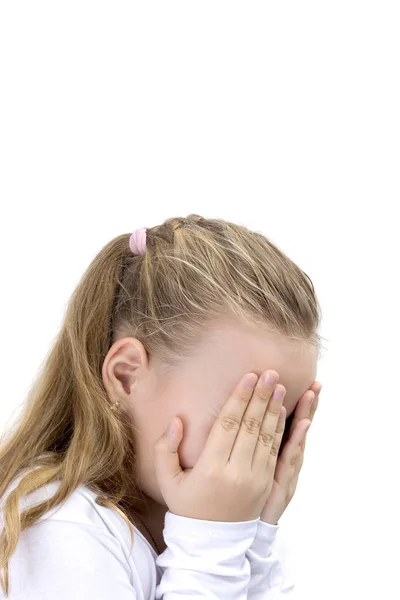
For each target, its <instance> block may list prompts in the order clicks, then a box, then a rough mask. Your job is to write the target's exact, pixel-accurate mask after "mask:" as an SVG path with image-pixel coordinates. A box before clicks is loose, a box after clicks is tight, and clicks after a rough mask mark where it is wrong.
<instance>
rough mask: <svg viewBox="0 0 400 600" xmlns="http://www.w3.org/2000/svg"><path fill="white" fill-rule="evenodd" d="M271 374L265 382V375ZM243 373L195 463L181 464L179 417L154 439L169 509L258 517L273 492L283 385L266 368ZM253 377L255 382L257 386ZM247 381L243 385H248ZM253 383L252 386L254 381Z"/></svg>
mask: <svg viewBox="0 0 400 600" xmlns="http://www.w3.org/2000/svg"><path fill="white" fill-rule="evenodd" d="M265 373H269V374H271V375H273V376H274V378H275V379H274V380H273V381H272V383H264V380H263V376H264V374H265ZM265 373H264V374H263V375H262V376H261V377H260V378H258V377H257V375H256V374H255V373H246V375H244V376H243V377H242V379H241V380H240V382H239V383H238V385H237V386H236V387H235V389H234V391H233V393H232V394H231V396H230V397H229V398H228V401H227V402H226V404H225V405H224V406H223V408H222V410H221V412H220V413H219V415H218V418H217V419H216V420H215V422H214V424H213V427H212V429H211V431H210V433H209V436H208V438H207V442H206V445H205V446H204V448H203V451H202V453H201V455H200V458H199V460H198V461H197V463H196V464H195V466H194V467H193V468H190V469H185V470H182V468H181V466H180V463H179V456H178V447H179V444H180V442H181V441H182V431H183V427H182V422H181V420H180V419H179V418H178V417H174V418H173V419H172V420H173V421H174V424H175V431H174V433H173V434H172V435H170V436H169V435H168V434H167V432H166V433H165V434H164V435H162V436H161V437H160V438H159V440H157V442H156V444H155V469H156V476H157V481H158V484H159V487H160V491H161V494H162V496H163V498H164V501H165V503H166V505H167V506H168V509H169V510H170V512H172V513H174V514H176V515H180V516H182V517H190V518H194V519H204V520H207V521H249V520H253V519H257V518H258V517H259V516H260V513H261V510H262V508H263V506H264V505H265V502H266V500H267V499H268V496H269V494H270V492H271V489H272V485H273V481H274V473H275V466H276V461H277V456H278V451H279V447H280V444H281V441H282V436H283V432H284V428H285V427H284V425H285V416H286V409H285V407H284V406H282V402H283V397H284V395H285V393H286V389H285V388H284V387H283V386H282V385H280V384H278V385H276V383H277V381H278V378H279V375H278V373H277V372H276V371H271V370H268V371H266V372H265ZM256 382H257V385H256V386H255V384H256ZM246 384H247V385H246ZM254 386H255V387H254Z"/></svg>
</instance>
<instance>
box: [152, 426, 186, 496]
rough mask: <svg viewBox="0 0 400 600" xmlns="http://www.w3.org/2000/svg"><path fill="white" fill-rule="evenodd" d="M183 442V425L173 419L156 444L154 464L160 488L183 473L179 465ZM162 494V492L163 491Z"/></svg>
mask: <svg viewBox="0 0 400 600" xmlns="http://www.w3.org/2000/svg"><path fill="white" fill-rule="evenodd" d="M181 440H182V423H181V420H180V419H179V418H178V417H172V419H171V421H170V422H169V425H168V428H167V429H166V431H165V432H164V433H163V434H162V436H161V437H160V438H159V439H158V440H157V442H156V444H155V447H154V449H155V452H154V463H155V470H156V475H157V479H158V483H159V485H160V487H161V486H162V484H163V483H164V482H165V483H167V482H169V481H170V480H171V479H173V478H175V477H177V476H178V475H179V474H180V473H183V471H182V468H181V465H180V463H179V455H178V447H179V444H180V443H181ZM161 493H162V490H161Z"/></svg>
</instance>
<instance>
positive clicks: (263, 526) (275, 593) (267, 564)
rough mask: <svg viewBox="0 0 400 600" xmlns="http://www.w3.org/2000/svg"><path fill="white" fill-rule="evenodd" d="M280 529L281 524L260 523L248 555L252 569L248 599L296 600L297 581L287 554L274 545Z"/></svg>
mask: <svg viewBox="0 0 400 600" xmlns="http://www.w3.org/2000/svg"><path fill="white" fill-rule="evenodd" d="M278 529H279V524H278V525H271V524H270V523H265V522H264V521H261V520H260V519H259V521H258V527H257V532H256V535H255V538H254V541H253V543H252V545H251V546H250V548H249V549H248V551H247V553H246V557H247V559H248V561H249V563H250V570H251V575H250V582H249V587H248V595H247V599H248V600H275V599H278V598H279V599H282V600H283V598H291V599H294V593H295V592H294V578H293V573H292V571H291V569H290V568H289V566H290V565H289V564H288V561H287V558H288V557H287V554H286V553H285V554H284V553H282V552H279V551H278V550H277V549H276V548H275V545H274V542H275V540H276V536H277V533H278ZM284 559H286V562H285V561H284Z"/></svg>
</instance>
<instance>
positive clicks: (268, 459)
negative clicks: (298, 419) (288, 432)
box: [253, 406, 286, 480]
mask: <svg viewBox="0 0 400 600" xmlns="http://www.w3.org/2000/svg"><path fill="white" fill-rule="evenodd" d="M285 418H286V408H285V407H284V406H281V410H280V414H279V419H278V423H277V425H276V430H275V435H274V439H273V442H272V445H271V446H270V445H269V444H268V446H269V451H268V448H267V447H266V446H265V443H262V440H263V434H262V433H260V443H258V444H257V448H256V451H255V453H254V459H253V470H254V471H259V472H260V474H265V475H266V476H267V478H268V480H269V479H271V480H272V479H273V474H274V471H275V467H276V461H277V460H278V452H279V447H280V445H281V442H282V437H283V432H284V431H285Z"/></svg>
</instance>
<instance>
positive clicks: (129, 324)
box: [0, 214, 321, 600]
mask: <svg viewBox="0 0 400 600" xmlns="http://www.w3.org/2000/svg"><path fill="white" fill-rule="evenodd" d="M319 323H320V308H319V304H318V301H317V298H316V296H315V292H314V286H313V284H312V282H311V280H310V279H309V277H308V276H307V275H306V274H305V273H304V272H303V271H302V270H301V269H300V268H299V267H298V266H297V265H296V264H295V263H294V262H292V261H291V260H290V259H289V258H288V257H287V256H286V255H285V254H283V253H282V252H281V251H280V250H279V249H278V248H277V247H276V246H275V245H274V244H272V243H271V242H270V241H269V240H268V239H266V238H265V237H264V236H263V235H261V234H260V233H257V232H253V231H249V230H248V229H247V228H245V227H243V226H240V225H236V224H233V223H230V222H226V221H223V220H218V219H205V218H202V217H200V216H198V215H195V214H191V215H189V216H188V217H187V218H171V219H168V220H166V221H165V222H164V223H163V224H162V225H159V226H154V227H151V228H142V229H140V230H137V231H136V232H134V233H133V234H132V235H129V234H125V235H121V236H119V237H117V238H115V239H114V240H112V241H111V242H110V243H108V244H107V245H106V246H105V247H104V248H103V249H102V250H101V251H100V252H99V254H98V255H97V256H96V257H95V258H94V260H93V262H92V263H91V264H90V265H89V267H88V269H87V271H86V273H85V274H84V275H83V277H82V279H81V281H80V283H79V285H78V286H77V288H76V290H75V291H74V293H73V295H72V298H71V300H70V303H69V305H68V309H67V312H66V315H65V319H64V323H63V325H62V328H61V331H60V333H59V335H58V337H57V338H56V340H55V343H54V345H53V347H52V349H51V352H50V354H49V355H48V357H47V360H46V362H45V364H44V365H43V367H42V370H41V373H40V374H39V376H38V378H37V380H36V382H35V384H34V385H33V386H32V389H31V391H30V394H29V396H28V401H27V403H26V407H25V411H24V413H23V415H22V417H21V419H20V422H19V423H18V426H17V427H16V428H15V429H14V430H13V431H12V432H9V433H8V436H7V437H6V436H3V440H2V445H1V447H0V473H1V480H0V498H1V502H2V504H1V508H2V523H1V525H2V531H1V537H0V568H1V570H2V582H1V586H2V592H1V593H2V594H3V596H2V597H8V598H11V599H13V598H24V600H33V599H35V600H36V599H38V600H39V599H41V600H43V599H45V598H47V599H50V598H51V599H53V598H54V599H56V598H57V599H58V600H63V599H65V600H66V599H67V598H68V599H71V598H74V600H80V599H82V600H83V599H85V600H87V599H89V598H93V599H95V598H96V600H111V598H117V599H118V600H128V599H129V600H134V599H138V600H145V599H153V598H156V599H160V598H168V599H171V600H173V599H175V598H178V597H179V598H182V597H185V596H190V597H198V598H220V599H221V598H223V599H235V600H239V599H241V600H242V599H245V598H247V599H251V600H255V599H256V598H257V599H261V598H263V599H265V600H271V599H272V598H277V597H283V596H287V595H289V594H290V592H291V590H293V581H292V580H291V578H290V574H289V573H288V572H287V565H286V551H285V548H284V546H282V547H281V549H279V546H278V540H279V538H277V532H278V529H279V525H278V520H279V518H280V517H281V515H282V514H283V512H284V510H285V509H286V507H287V505H288V504H289V502H290V500H291V498H292V497H293V494H294V491H295V489H296V484H297V479H298V475H299V471H300V469H301V465H302V462H303V455H304V447H305V435H306V432H307V429H308V427H309V426H310V425H311V421H312V418H313V415H314V412H315V410H316V408H317V405H318V395H319V392H320V390H321V385H320V384H319V383H317V382H316V381H315V375H316V364H317V360H318V353H319V348H320V339H321V338H320V336H319V335H318V334H317V329H318V326H319ZM264 375H269V376H270V377H269V379H267V380H265V379H264ZM278 380H279V383H278ZM293 416H294V418H293ZM289 417H290V419H289ZM285 418H287V420H286V427H285ZM170 424H171V425H172V427H171V428H168V426H169V425H170ZM282 436H283V437H282ZM278 450H279V454H278V455H277V453H278Z"/></svg>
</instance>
